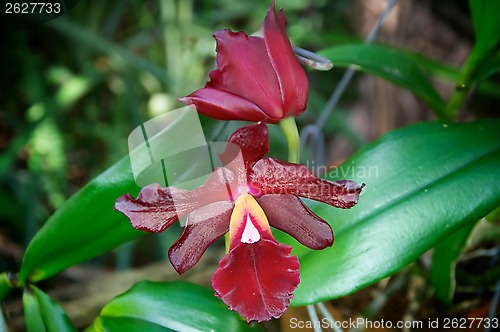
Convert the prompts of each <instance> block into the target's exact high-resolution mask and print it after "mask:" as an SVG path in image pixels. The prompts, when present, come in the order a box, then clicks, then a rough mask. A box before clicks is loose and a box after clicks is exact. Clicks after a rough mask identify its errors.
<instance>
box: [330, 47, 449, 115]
mask: <svg viewBox="0 0 500 332" xmlns="http://www.w3.org/2000/svg"><path fill="white" fill-rule="evenodd" d="M320 54H321V55H323V56H325V57H327V58H329V59H330V60H332V61H333V63H334V66H338V67H348V66H350V65H355V66H356V69H359V70H361V71H364V72H366V73H370V74H372V75H376V76H378V77H381V78H383V79H386V80H388V81H389V82H392V83H394V84H396V85H398V86H401V87H403V88H405V89H407V90H409V91H411V92H413V93H414V94H416V95H417V96H419V97H420V98H422V99H423V100H424V101H425V102H426V103H427V104H428V105H429V107H431V108H432V109H433V110H434V111H435V112H436V114H438V115H441V114H442V111H443V109H444V102H443V100H442V99H441V97H440V96H439V94H438V93H437V92H436V89H435V88H434V87H433V85H432V84H431V82H430V81H429V79H428V78H427V77H426V76H425V75H424V73H423V72H422V69H421V68H420V66H419V65H418V63H417V62H416V61H415V58H414V57H409V56H407V55H406V54H405V53H403V52H400V51H398V50H395V49H393V48H389V47H383V46H379V45H366V44H354V45H342V46H336V47H332V48H328V49H326V50H323V51H321V52H320Z"/></svg>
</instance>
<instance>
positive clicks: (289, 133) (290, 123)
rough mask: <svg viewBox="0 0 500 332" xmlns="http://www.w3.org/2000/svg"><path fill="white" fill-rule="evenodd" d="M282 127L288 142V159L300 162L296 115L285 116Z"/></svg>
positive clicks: (296, 162) (281, 122)
mask: <svg viewBox="0 0 500 332" xmlns="http://www.w3.org/2000/svg"><path fill="white" fill-rule="evenodd" d="M280 127H281V130H282V131H283V134H285V138H286V141H287V143H288V161H289V162H291V163H295V164H298V163H300V138H299V131H298V129H297V124H296V123H295V117H293V116H289V117H287V118H284V119H283V120H281V121H280Z"/></svg>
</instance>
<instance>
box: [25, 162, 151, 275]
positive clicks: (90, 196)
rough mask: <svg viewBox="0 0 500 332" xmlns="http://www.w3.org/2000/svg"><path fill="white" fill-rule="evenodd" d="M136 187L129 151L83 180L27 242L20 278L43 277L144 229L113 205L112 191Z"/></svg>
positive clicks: (135, 236)
mask: <svg viewBox="0 0 500 332" xmlns="http://www.w3.org/2000/svg"><path fill="white" fill-rule="evenodd" d="M138 191H139V187H137V185H136V184H135V182H134V176H133V175H132V170H131V168H130V161H129V158H128V157H126V158H123V159H122V160H120V161H119V162H118V163H116V164H115V165H114V166H112V167H111V168H109V169H108V170H107V171H106V172H104V173H102V174H101V175H99V176H98V177H97V178H96V179H94V180H93V181H92V182H90V183H89V184H87V185H86V186H85V187H84V188H83V189H82V190H80V191H79V192H78V193H77V194H75V195H74V196H72V197H71V198H70V199H69V200H68V201H67V202H66V203H65V204H64V205H63V207H62V208H60V209H59V210H57V211H56V212H55V213H54V215H52V217H51V218H50V219H49V220H48V221H47V223H46V224H45V225H44V226H43V227H42V228H41V229H40V231H39V232H38V233H37V234H36V235H35V237H34V238H33V240H32V241H31V243H30V244H29V245H28V248H27V249H26V253H25V255H24V259H23V263H22V266H21V271H20V273H19V279H20V282H24V281H25V280H26V279H27V278H30V279H31V280H34V281H36V280H41V279H44V278H47V277H49V276H51V275H53V274H55V273H58V272H60V271H62V270H64V269H65V268H67V267H69V266H71V265H73V264H76V263H79V262H82V261H85V260H88V259H90V258H92V257H95V256H97V255H99V254H102V253H104V252H106V251H108V250H110V249H112V248H114V247H117V246H118V245H120V244H123V243H125V242H127V241H130V240H132V239H134V238H137V237H138V236H140V235H141V234H143V232H138V231H136V230H134V229H133V228H132V227H131V226H130V224H129V223H127V222H126V221H125V220H124V219H123V217H122V216H121V215H120V214H119V213H118V212H116V211H114V210H113V206H114V203H115V200H116V198H117V197H119V196H120V195H122V194H123V193H127V192H130V193H133V194H136V193H137V192H138Z"/></svg>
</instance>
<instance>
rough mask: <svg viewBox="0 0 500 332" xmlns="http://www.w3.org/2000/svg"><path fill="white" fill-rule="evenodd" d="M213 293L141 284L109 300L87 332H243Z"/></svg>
mask: <svg viewBox="0 0 500 332" xmlns="http://www.w3.org/2000/svg"><path fill="white" fill-rule="evenodd" d="M258 329H259V327H258V325H256V326H251V325H247V324H246V322H245V321H244V320H243V319H242V318H241V317H240V316H239V315H238V314H237V313H236V312H234V311H229V309H228V308H227V306H226V305H225V304H224V303H223V302H222V301H221V300H219V299H218V298H216V297H215V296H214V295H213V291H212V290H209V289H206V288H204V287H201V286H198V285H193V284H189V283H186V282H180V281H178V282H169V283H157V282H149V281H143V282H140V283H138V284H136V285H134V286H133V287H132V288H131V289H129V290H128V291H127V292H125V293H124V294H122V295H120V296H118V297H116V298H114V299H113V300H111V301H110V302H109V303H108V304H107V305H106V306H105V307H104V308H103V309H102V311H101V314H100V316H99V317H98V319H97V320H96V321H95V322H94V324H93V325H92V326H91V327H90V328H88V329H87V331H106V332H108V331H109V332H112V331H119V332H121V331H246V330H258Z"/></svg>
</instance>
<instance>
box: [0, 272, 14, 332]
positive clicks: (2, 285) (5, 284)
mask: <svg viewBox="0 0 500 332" xmlns="http://www.w3.org/2000/svg"><path fill="white" fill-rule="evenodd" d="M12 288H13V286H12V284H11V282H10V280H9V273H8V272H4V273H2V274H0V301H2V300H3V298H4V297H5V296H6V295H7V294H8V293H9V292H10V291H11V289H12ZM0 331H1V330H0Z"/></svg>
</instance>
